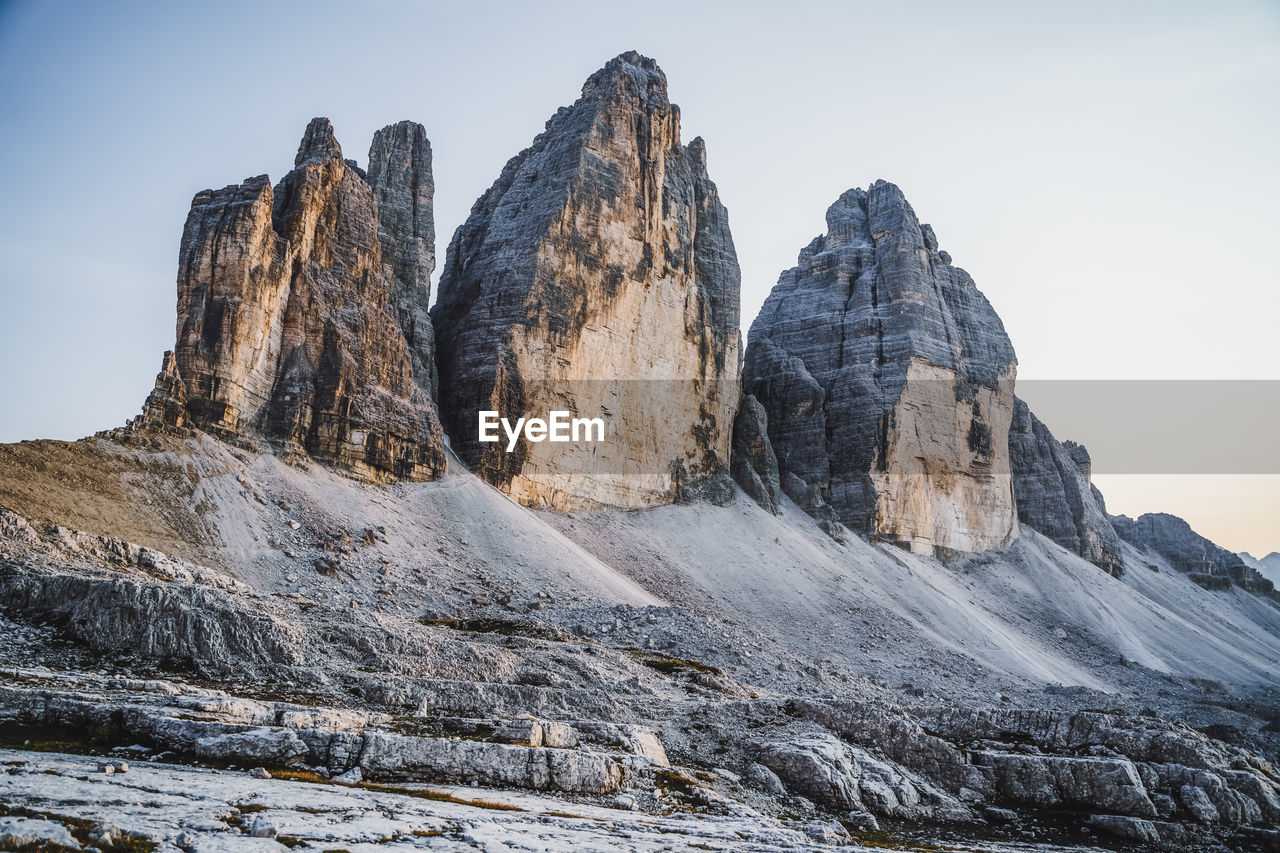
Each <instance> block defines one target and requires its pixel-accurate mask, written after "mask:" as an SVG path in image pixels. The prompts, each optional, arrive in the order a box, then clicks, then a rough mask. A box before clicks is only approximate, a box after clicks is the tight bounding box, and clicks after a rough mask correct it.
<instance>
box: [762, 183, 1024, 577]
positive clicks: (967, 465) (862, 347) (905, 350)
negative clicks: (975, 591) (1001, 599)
mask: <svg viewBox="0 0 1280 853" xmlns="http://www.w3.org/2000/svg"><path fill="white" fill-rule="evenodd" d="M827 228H828V231H827V233H826V234H825V235H823V236H821V237H818V238H817V239H815V240H814V241H813V242H812V243H810V244H809V245H808V246H807V247H805V249H804V250H803V251H802V252H801V253H800V258H799V263H798V265H797V266H796V267H794V268H792V269H790V270H787V271H786V272H784V273H783V274H782V276H781V277H780V278H779V280H778V284H777V285H776V286H775V287H774V289H773V292H772V293H771V294H770V295H769V298H768V299H767V300H766V301H765V304H764V307H763V309H761V311H760V314H759V316H758V317H757V318H756V320H755V322H754V323H753V324H752V326H751V335H750V345H749V346H748V348H747V358H746V366H745V370H744V374H743V384H744V391H746V392H747V393H750V394H754V395H755V396H756V397H757V398H758V399H759V400H760V402H761V403H762V404H763V405H764V407H765V409H766V411H767V412H768V423H769V436H770V439H771V440H772V443H773V447H774V451H775V452H776V454H777V458H778V468H779V472H780V476H781V483H782V488H783V490H784V491H785V492H786V493H787V494H788V495H789V496H790V497H791V498H792V499H793V500H794V501H796V502H797V503H798V504H799V505H800V506H801V507H803V508H804V509H806V510H807V511H808V512H809V513H810V514H812V515H814V516H815V517H818V518H819V519H822V520H824V521H826V522H828V523H829V522H831V521H833V520H838V521H839V522H841V523H843V524H845V525H847V526H849V527H850V528H852V529H853V530H855V531H857V532H859V533H863V534H868V535H870V536H872V537H873V538H875V539H881V540H886V541H892V542H897V543H899V544H902V545H904V546H907V547H909V548H911V550H913V551H917V552H920V553H926V554H928V553H934V551H935V549H941V553H946V552H947V551H965V552H973V551H982V550H985V549H987V548H992V547H997V546H1001V545H1005V544H1007V543H1008V542H1010V541H1011V540H1012V539H1013V538H1015V537H1016V536H1017V518H1016V516H1015V512H1014V505H1013V493H1012V487H1011V483H1010V477H1009V465H1008V463H1009V456H1008V429H1009V423H1010V420H1011V418H1012V414H1013V379H1014V374H1015V368H1016V360H1015V357H1014V352H1013V347H1012V345H1011V344H1010V343H1009V338H1008V336H1007V335H1006V334H1005V331H1004V327H1003V325H1002V324H1001V323H1000V319H999V318H998V317H997V316H996V314H995V311H993V310H992V308H991V306H990V304H989V303H988V302H987V300H986V298H984V297H983V295H982V294H981V293H979V292H978V289H977V287H976V286H975V285H974V283H973V280H972V279H971V278H970V277H969V275H968V274H967V273H965V272H964V271H963V270H961V269H960V268H958V267H954V266H952V265H951V258H950V256H949V255H947V253H946V252H941V251H939V250H938V243H937V240H936V238H935V237H934V235H933V230H932V229H931V228H930V227H929V226H928V225H923V226H922V225H920V223H919V222H918V221H917V219H916V216H915V213H914V212H913V211H912V209H911V206H910V205H909V204H907V202H906V199H905V198H903V195H902V192H901V191H900V190H899V189H898V188H897V187H896V186H894V185H893V184H889V183H885V182H883V181H877V182H876V183H874V184H872V185H871V187H870V189H868V190H865V191H864V190H860V189H855V190H850V191H849V192H847V193H845V194H844V195H842V196H841V197H840V199H839V200H838V201H837V202H836V203H835V204H833V205H832V206H831V207H830V209H829V210H828V211H827Z"/></svg>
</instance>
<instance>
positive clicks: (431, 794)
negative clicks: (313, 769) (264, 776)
mask: <svg viewBox="0 0 1280 853" xmlns="http://www.w3.org/2000/svg"><path fill="white" fill-rule="evenodd" d="M275 778H277V779H286V780H288V781H290V782H310V783H311V784H318V785H341V786H343V787H346V788H363V789H364V790H366V791H373V792H374V793H375V794H400V795H401V796H405V797H414V798H415V799H419V800H435V801H436V802H440V803H454V804H456V805H460V806H472V807H474V808H478V809H492V810H494V811H504V812H523V811H528V810H527V809H524V808H521V807H520V806H513V805H511V804H510V803H500V802H497V801H496V800H468V799H466V798H465V797H459V796H456V795H454V794H450V793H449V792H448V791H437V790H434V789H432V788H408V787H405V786H402V785H383V784H379V783H377V782H357V783H356V784H354V785H352V784H350V783H348V782H335V781H334V780H332V779H325V778H324V777H323V776H319V775H317V774H315V773H310V772H308V771H305V770H280V771H278V772H276V773H275Z"/></svg>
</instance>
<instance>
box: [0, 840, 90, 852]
mask: <svg viewBox="0 0 1280 853" xmlns="http://www.w3.org/2000/svg"><path fill="white" fill-rule="evenodd" d="M0 850H3V851H5V853H77V848H75V847H68V846H66V845H65V844H59V843H58V842H56V841H28V842H26V843H25V844H19V843H18V842H17V841H14V840H12V839H8V840H5V841H0Z"/></svg>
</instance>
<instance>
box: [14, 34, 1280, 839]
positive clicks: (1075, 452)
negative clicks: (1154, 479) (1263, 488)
mask: <svg viewBox="0 0 1280 853" xmlns="http://www.w3.org/2000/svg"><path fill="white" fill-rule="evenodd" d="M678 119H679V113H678V111H677V110H676V108H675V107H674V106H672V105H671V104H670V103H669V101H668V99H667V92H666V79H665V76H664V75H663V74H662V72H661V70H660V69H659V68H658V67H657V65H656V64H655V63H654V62H653V61H652V60H649V59H646V58H645V57H642V56H640V55H639V54H635V53H626V54H623V55H621V56H619V57H617V58H615V59H614V60H612V61H610V62H609V63H607V64H606V65H605V66H604V68H602V69H601V70H600V71H598V72H597V73H596V74H594V75H592V76H591V77H590V79H589V80H588V82H587V85H586V86H585V87H584V89H583V94H582V98H581V99H579V100H578V101H577V102H576V103H575V104H573V105H572V106H570V107H566V108H564V109H562V110H560V111H559V112H557V113H556V115H555V116H553V117H552V119H551V121H550V122H549V123H548V126H547V130H546V131H545V132H544V133H543V134H542V135H540V136H538V137H537V138H536V139H535V140H534V143H533V145H532V146H531V147H530V148H529V149H527V150H526V151H525V152H522V153H521V154H520V155H518V156H517V157H516V158H514V159H513V160H512V161H511V162H510V163H508V165H507V168H506V169H504V170H503V172H502V174H501V176H500V178H499V180H498V181H497V182H496V183H495V184H494V185H493V187H491V188H490V190H489V191H488V192H486V193H485V195H484V196H482V197H481V199H480V201H479V202H477V204H476V206H475V208H474V209H473V210H472V213H471V216H470V217H469V219H468V220H467V222H466V223H465V224H464V225H463V226H462V228H460V229H459V230H458V232H457V233H456V234H455V236H454V238H453V241H452V244H451V246H450V249H449V252H448V255H447V259H446V263H445V265H444V266H445V269H444V274H443V277H442V282H441V288H440V291H441V292H440V300H439V302H438V303H437V304H436V306H435V307H434V309H433V310H432V311H431V312H427V310H426V305H427V298H428V283H429V279H430V275H431V271H432V268H433V265H434V259H435V246H434V222H433V217H432V213H431V198H432V188H433V186H434V184H433V181H434V176H433V175H432V172H431V169H432V162H431V153H430V144H429V142H428V140H427V138H426V135H425V131H424V130H423V128H422V127H421V126H419V125H417V124H414V123H410V122H401V123H399V124H395V125H391V126H389V127H387V128H384V129H383V130H382V131H379V132H378V134H376V135H375V138H374V141H373V145H372V147H371V149H370V155H369V163H368V170H367V172H366V171H364V170H362V169H360V168H359V166H358V165H356V164H355V163H354V162H352V161H349V160H346V159H344V158H343V156H342V152H341V149H340V148H339V146H338V143H337V141H336V139H335V138H334V135H333V132H332V128H331V127H330V125H329V122H328V121H326V120H324V119H316V120H314V121H313V122H312V123H311V124H310V126H309V127H308V128H307V131H306V134H305V136H304V138H303V142H302V145H301V146H300V148H299V151H298V156H297V159H296V164H295V167H294V169H293V170H291V171H290V172H289V173H288V174H287V175H286V176H285V177H284V178H283V179H281V180H280V181H279V182H278V183H277V184H275V185H274V186H273V185H272V184H271V182H270V181H269V180H268V179H267V178H266V177H265V176H263V177H259V178H251V179H249V180H248V181H246V182H244V183H243V184H240V185H235V186H231V187H227V188H224V189H223V190H218V191H205V192H202V193H200V194H198V195H197V196H196V199H195V202H194V204H193V207H192V211H191V213H190V215H189V217H188V221H187V227H186V229H185V230H184V235H183V242H182V248H181V251H180V255H179V265H178V269H179V274H178V294H179V301H178V308H179V311H178V314H179V316H178V334H177V344H176V347H175V350H174V352H172V353H170V354H167V355H166V357H165V361H164V370H163V371H162V373H161V375H160V377H159V378H158V380H157V382H156V387H155V389H154V391H153V392H152V395H151V397H150V398H149V400H148V402H147V405H146V408H145V410H144V412H143V414H142V415H141V416H140V417H139V418H136V419H134V420H133V421H132V422H131V423H130V424H129V425H128V426H127V427H125V428H121V429H116V430H109V431H107V432H104V433H102V434H99V435H97V436H93V437H90V438H86V439H84V440H81V441H77V442H60V441H40V440H37V441H27V442H21V443H18V444H11V445H0V659H3V661H4V667H3V668H0V763H2V764H3V766H4V768H5V774H4V775H3V777H0V778H3V779H4V780H5V781H4V783H3V784H4V797H3V799H4V807H3V809H0V847H3V848H6V849H9V848H12V849H15V850H28V849H59V850H62V849H78V848H82V847H89V846H93V847H95V848H97V849H101V850H122V849H152V848H153V847H154V848H155V849H156V850H157V851H168V853H173V851H176V850H187V851H201V850H214V849H224V848H228V849H229V848H230V847H235V846H237V845H238V846H245V847H247V846H249V845H252V846H254V847H256V848H260V849H262V850H264V851H267V850H271V851H277V852H278V851H282V850H284V849H285V848H286V846H288V847H299V846H304V845H305V846H308V847H312V848H316V849H330V850H345V849H352V850H355V849H365V848H366V847H369V845H370V844H371V843H372V842H377V843H379V844H383V845H391V846H397V847H404V848H408V847H431V848H439V849H477V848H484V849H491V848H492V849H498V848H504V849H505V848H521V849H524V848H527V849H545V850H557V851H559V850H571V849H601V850H605V849H607V850H613V849H624V850H638V851H640V850H642V851H657V850H661V849H669V848H670V847H671V846H672V844H673V843H676V844H677V845H679V844H683V845H686V846H691V847H699V848H701V847H707V848H715V849H735V850H736V849H751V850H758V851H781V850H819V849H826V848H828V847H830V846H832V845H840V844H850V843H859V844H863V845H866V846H865V847H861V848H859V849H870V848H877V849H883V848H885V847H886V846H887V847H892V848H902V849H916V848H921V849H924V848H928V849H954V850H978V849H981V850H984V851H989V853H1010V851H1013V850H1025V849H1028V848H1029V847H1035V848H1037V849H1045V850H1048V849H1053V850H1097V849H1099V848H1100V847H1106V848H1108V849H1112V848H1114V849H1144V850H1145V849H1157V848H1158V849H1167V850H1182V851H1201V850H1218V849H1233V850H1234V849H1239V850H1241V851H1250V853H1254V851H1258V853H1261V851H1264V850H1274V849H1276V846H1277V844H1280V830H1277V826H1280V771H1277V769H1276V767H1277V764H1276V761H1277V759H1278V758H1280V724H1277V722H1276V711H1275V709H1276V707H1277V701H1278V699H1280V600H1278V599H1277V598H1276V595H1275V592H1274V588H1273V587H1272V585H1271V584H1270V582H1269V581H1266V580H1265V579H1263V578H1261V577H1260V576H1259V575H1258V574H1257V572H1256V571H1254V570H1253V569H1251V568H1249V566H1248V565H1247V564H1246V562H1245V561H1244V560H1243V559H1242V558H1240V557H1237V556H1236V555H1233V554H1230V553H1229V552H1226V551H1225V550H1223V549H1220V548H1218V547H1217V546H1216V545H1214V544H1213V543H1211V542H1209V541H1208V540H1207V539H1204V538H1203V537H1201V536H1199V535H1198V534H1196V533H1195V532H1194V531H1193V530H1191V528H1190V526H1189V525H1187V524H1186V522H1184V521H1182V520H1181V519H1177V518H1174V517H1173V516H1165V515H1160V514H1152V515H1146V516H1142V517H1140V518H1138V519H1137V520H1131V519H1127V518H1124V517H1123V516H1118V517H1113V518H1108V516H1107V515H1106V508H1105V505H1104V502H1103V498H1102V495H1101V494H1100V493H1099V492H1098V490H1097V489H1096V488H1094V487H1093V486H1092V484H1091V483H1090V474H1091V470H1090V469H1091V462H1090V458H1089V455H1088V451H1087V450H1086V449H1085V448H1083V447H1081V446H1080V445H1076V444H1074V443H1072V442H1069V441H1061V442H1060V441H1058V440H1057V439H1056V438H1054V436H1053V435H1052V433H1051V432H1050V430H1049V428H1048V426H1046V425H1045V424H1044V423H1042V422H1040V421H1039V420H1038V419H1037V418H1036V417H1035V415H1034V414H1032V413H1031V412H1030V410H1029V409H1028V408H1027V406H1026V405H1025V404H1024V403H1022V401H1021V400H1019V399H1017V398H1016V397H1014V395H1013V391H1014V389H1013V379H1014V371H1015V361H1014V353H1013V348H1012V345H1011V343H1010V340H1009V337H1008V336H1007V335H1006V333H1005V331H1004V328H1003V326H1002V324H1001V323H1000V320H999V318H998V316H997V315H996V313H995V310H994V308H993V307H992V306H991V305H990V304H989V303H988V302H987V300H986V299H985V298H984V297H983V296H982V295H981V293H979V292H978V290H977V289H976V287H975V286H974V284H973V281H972V279H970V277H969V276H968V275H967V274H966V273H964V272H963V271H961V270H960V269H959V268H957V267H955V266H954V265H952V263H951V260H950V257H949V256H948V255H947V254H946V253H945V252H943V251H941V250H940V249H939V248H938V244H937V240H936V239H935V237H934V235H933V231H932V229H931V228H929V227H928V226H925V225H921V224H920V223H919V222H918V220H917V219H916V218H915V214H914V212H913V211H912V209H911V208H910V206H909V205H908V204H907V203H906V201H905V198H904V197H903V194H902V193H901V192H900V191H899V190H898V189H897V188H896V187H894V186H893V185H892V184H888V183H885V182H876V183H874V184H872V185H871V186H870V188H868V189H867V190H865V191H863V190H851V191H849V192H846V193H844V194H843V195H842V196H841V197H840V199H839V200H838V201H837V202H836V204H835V205H833V206H832V207H831V208H830V210H829V211H828V219H827V228H828V232H827V234H825V235H823V236H822V237H819V238H818V239H817V240H815V241H814V242H813V243H812V244H811V245H810V246H809V247H807V248H806V249H805V250H804V251H803V252H802V253H801V255H800V259H799V263H798V264H797V266H796V267H795V268H794V269H791V270H788V271H787V272H784V273H783V274H782V276H781V278H780V279H779V283H778V286H777V287H776V288H775V289H774V291H773V292H772V293H771V295H770V296H769V299H768V302H767V303H766V306H765V310H764V311H763V312H762V313H761V315H760V317H759V318H757V320H756V321H755V323H753V325H752V334H751V340H750V343H749V345H748V347H747V351H746V354H745V365H744V366H743V367H742V370H743V372H744V373H743V379H744V382H743V384H744V385H745V388H740V387H739V383H738V381H737V380H738V378H739V369H740V367H739V352H740V349H741V347H740V342H739V340H738V331H737V327H738V319H739V318H738V313H737V312H738V299H739V286H740V281H739V274H738V270H737V263H736V261H735V260H734V250H733V242H732V237H731V235H730V233H729V229H728V219H727V214H726V212H725V209H724V207H723V206H722V205H721V204H720V202H719V200H718V196H717V191H716V189H715V186H714V185H713V184H712V183H711V182H710V180H709V178H708V177H707V168H706V159H705V151H704V147H703V146H702V144H701V142H700V141H698V140H694V141H693V142H690V143H688V144H687V145H684V144H682V143H681V141H680V136H679V120H678ZM436 398H438V399H439V401H440V411H441V412H442V416H441V417H442V419H438V418H437V415H436V408H435V402H434V399H436ZM490 409H493V410H498V411H500V412H501V413H502V414H504V415H506V416H508V417H542V416H544V415H546V414H547V413H548V411H549V410H552V409H560V410H564V411H567V412H571V413H572V414H573V415H575V416H599V417H600V418H601V419H602V420H605V421H607V422H608V423H609V425H610V429H609V431H608V432H607V434H606V435H605V436H604V438H603V440H601V441H594V440H585V439H584V440H582V441H571V442H566V443H561V444H559V445H556V446H554V447H553V446H551V445H550V444H548V443H545V442H539V441H538V440H536V438H535V437H534V436H532V435H531V434H530V433H529V432H528V431H525V432H524V433H523V434H522V435H520V436H517V437H516V439H515V441H514V442H513V443H512V444H511V445H510V451H511V452H510V453H508V452H507V449H508V447H507V446H506V445H502V444H498V443H497V442H495V443H493V444H488V443H485V442H482V441H480V434H479V426H478V417H479V414H478V413H479V412H481V411H485V410H490ZM442 424H446V425H448V441H447V442H446V440H445V431H444V428H443V426H442ZM735 483H736V485H735ZM1273 556H1274V555H1273ZM1268 559H1270V558H1268ZM122 774H124V775H122ZM442 786H447V787H442ZM141 791H145V796H143V795H142V794H140V793H139V792H141ZM273 838H274V839H275V840H273ZM673 838H675V839H677V841H676V842H673V840H672V839H673Z"/></svg>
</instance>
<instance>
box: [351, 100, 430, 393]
mask: <svg viewBox="0 0 1280 853" xmlns="http://www.w3.org/2000/svg"><path fill="white" fill-rule="evenodd" d="M368 181H369V184H370V186H372V187H373V192H374V196H375V197H376V198H377V201H378V240H379V241H380V242H381V244H382V254H383V259H384V261H386V262H389V263H390V264H391V268H392V269H391V274H392V280H393V281H394V282H395V303H396V311H397V313H398V314H399V317H400V325H401V327H402V328H403V329H404V332H405V337H406V338H407V340H408V343H409V350H410V353H411V355H412V356H413V360H414V375H415V376H416V377H417V378H418V382H419V384H421V385H422V386H423V387H424V388H427V389H429V390H430V392H431V395H432V396H433V397H434V396H435V394H436V382H437V378H436V362H435V334H434V332H433V331H432V328H431V318H430V316H429V314H428V309H429V307H430V304H431V273H432V271H433V270H435V268H436V248H435V247H436V226H435V219H434V216H433V197H434V195H435V179H434V178H433V176H432V172H431V142H430V140H428V139H427V130H426V128H424V127H423V126H422V125H420V124H418V123H417V122H412V121H402V122H399V123H397V124H391V125H387V126H386V127H384V128H382V129H381V130H379V131H378V132H377V133H375V134H374V135H373V144H372V145H370V146H369V172H368Z"/></svg>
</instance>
